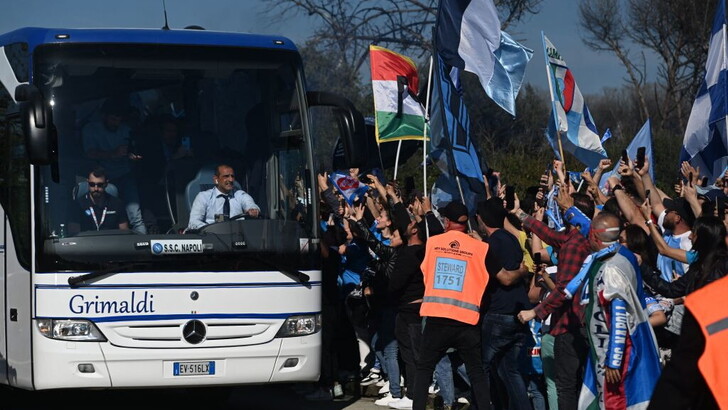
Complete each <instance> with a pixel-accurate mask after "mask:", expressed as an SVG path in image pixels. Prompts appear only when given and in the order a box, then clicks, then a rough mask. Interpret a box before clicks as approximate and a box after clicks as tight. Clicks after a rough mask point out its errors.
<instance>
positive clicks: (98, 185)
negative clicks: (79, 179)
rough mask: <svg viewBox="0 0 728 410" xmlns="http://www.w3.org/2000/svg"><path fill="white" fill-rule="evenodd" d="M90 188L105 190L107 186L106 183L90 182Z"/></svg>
mask: <svg viewBox="0 0 728 410" xmlns="http://www.w3.org/2000/svg"><path fill="white" fill-rule="evenodd" d="M88 186H89V188H96V187H99V188H103V187H105V186H106V182H89V183H88Z"/></svg>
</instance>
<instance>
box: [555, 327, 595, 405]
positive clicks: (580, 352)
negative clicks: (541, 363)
mask: <svg viewBox="0 0 728 410" xmlns="http://www.w3.org/2000/svg"><path fill="white" fill-rule="evenodd" d="M588 352H589V347H588V342H587V338H586V330H585V329H584V328H581V329H580V330H579V331H578V332H569V333H564V334H561V335H558V336H556V337H554V364H555V366H554V373H555V374H556V390H557V392H558V396H559V409H562V410H563V409H569V410H572V409H575V408H577V405H578V403H579V393H580V391H581V383H582V379H583V377H584V364H585V362H586V355H587V354H588Z"/></svg>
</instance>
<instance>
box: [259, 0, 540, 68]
mask: <svg viewBox="0 0 728 410" xmlns="http://www.w3.org/2000/svg"><path fill="white" fill-rule="evenodd" d="M276 1H277V7H274V8H272V9H271V17H273V18H277V19H285V18H287V17H289V16H290V15H291V14H294V13H298V12H304V13H307V14H308V15H309V16H316V17H317V18H318V19H319V20H320V21H321V26H320V27H318V28H317V29H316V30H315V31H314V33H313V35H312V36H311V37H310V41H313V42H314V43H316V44H320V45H322V46H324V47H326V49H327V50H337V51H338V53H337V54H338V56H337V58H339V59H341V61H342V63H344V64H346V66H347V69H348V70H349V71H351V72H352V73H358V72H359V71H360V69H361V68H362V66H363V64H364V63H365V62H366V59H367V57H368V51H369V50H368V46H369V44H378V45H381V46H383V47H388V48H392V49H394V50H397V51H399V52H402V53H405V54H407V55H409V56H411V57H415V58H422V57H423V56H425V55H427V54H429V53H430V52H431V50H432V46H431V40H432V29H433V27H434V25H435V20H436V18H437V4H438V1H437V0H276ZM541 1H543V0H495V4H496V7H498V10H499V14H500V20H501V28H502V29H505V28H507V27H508V26H510V25H511V24H513V23H516V22H518V21H520V20H521V19H523V18H524V17H525V16H526V15H528V14H532V13H536V12H537V7H538V5H539V4H540V3H541ZM273 13H276V14H275V15H274V14H273ZM276 16H277V17H276Z"/></svg>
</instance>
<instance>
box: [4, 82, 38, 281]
mask: <svg viewBox="0 0 728 410" xmlns="http://www.w3.org/2000/svg"><path fill="white" fill-rule="evenodd" d="M17 113H18V107H17V104H16V103H15V101H14V100H13V99H12V98H11V97H10V94H9V93H8V90H7V89H5V87H4V86H3V85H2V84H0V205H2V207H3V210H4V211H5V215H6V216H7V218H8V222H9V224H10V229H11V230H12V234H13V241H14V243H15V249H16V252H17V257H18V260H19V261H20V263H21V264H22V265H23V266H24V267H26V268H28V269H30V261H31V256H30V251H31V247H30V215H31V209H30V175H29V172H30V163H29V162H28V157H27V155H26V152H25V138H23V132H22V126H21V123H20V116H19V115H15V114H17Z"/></svg>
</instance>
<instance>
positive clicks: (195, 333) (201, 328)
mask: <svg viewBox="0 0 728 410" xmlns="http://www.w3.org/2000/svg"><path fill="white" fill-rule="evenodd" d="M206 334H207V328H205V324H204V323H202V322H200V321H199V320H190V321H189V322H187V323H185V326H184V327H183V328H182V337H184V338H185V340H186V341H187V343H190V344H193V345H196V344H198V343H200V342H201V341H203V340H205V335H206Z"/></svg>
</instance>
